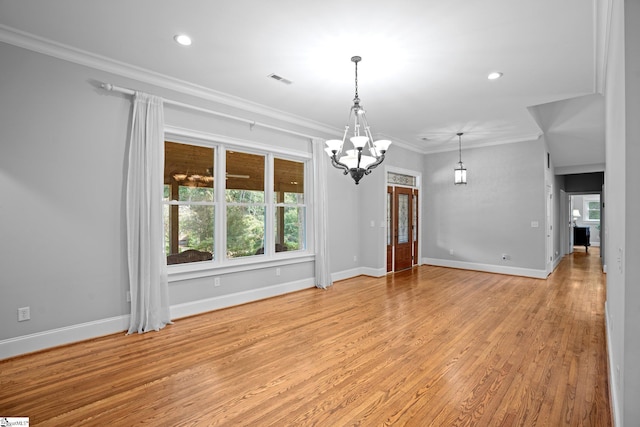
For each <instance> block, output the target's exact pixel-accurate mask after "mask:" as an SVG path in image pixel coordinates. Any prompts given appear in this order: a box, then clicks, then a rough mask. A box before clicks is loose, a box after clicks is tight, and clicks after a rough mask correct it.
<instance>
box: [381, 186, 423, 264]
mask: <svg viewBox="0 0 640 427" xmlns="http://www.w3.org/2000/svg"><path fill="white" fill-rule="evenodd" d="M418 200H419V191H418V189H417V188H408V187H401V186H391V185H389V186H387V272H388V273H389V272H392V271H402V270H406V269H409V268H411V267H413V266H414V265H416V264H418V220H419V218H418V215H419V214H418V211H419V209H418Z"/></svg>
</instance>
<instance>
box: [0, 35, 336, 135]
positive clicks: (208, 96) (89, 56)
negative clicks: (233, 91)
mask: <svg viewBox="0 0 640 427" xmlns="http://www.w3.org/2000/svg"><path fill="white" fill-rule="evenodd" d="M0 41H1V42H4V43H7V44H11V45H14V46H18V47H21V48H24V49H27V50H31V51H34V52H38V53H42V54H44V55H48V56H51V57H54V58H58V59H62V60H64V61H68V62H73V63H75V64H79V65H83V66H86V67H90V68H94V69H97V70H100V71H104V72H107V73H112V74H115V75H118V76H121V77H126V78H129V79H133V80H138V81H141V82H144V83H148V84H151V85H154V86H159V87H162V88H165V89H169V90H173V91H176V92H179V93H183V94H185V95H191V96H195V97H197V98H201V99H204V100H207V101H213V102H216V103H219V104H222V105H226V106H229V107H233V108H238V109H241V110H243V111H247V112H251V113H255V114H260V115H262V116H265V117H269V118H271V119H275V120H279V121H282V122H286V123H289V124H292V125H296V126H301V127H303V128H305V129H310V130H315V131H318V132H322V133H324V134H327V135H331V136H335V135H341V130H340V129H338V128H335V127H331V126H328V125H326V124H323V123H319V122H316V121H313V120H311V119H308V118H305V117H301V116H297V115H294V114H290V113H286V112H284V111H280V110H276V109H274V108H270V107H268V106H266V105H262V104H258V103H255V102H251V101H248V100H246V99H243V98H239V97H236V96H233V95H229V94H226V93H223V92H219V91H215V90H213V89H209V88H206V87H203V86H199V85H196V84H193V83H189V82H187V81H184V80H180V79H176V78H174V77H169V76H167V75H164V74H160V73H157V72H155V71H152V70H148V69H145V68H142V67H137V66H134V65H131V64H127V63H124V62H121V61H117V60H114V59H111V58H108V57H105V56H101V55H96V54H94V53H91V52H87V51H85V50H82V49H77V48H74V47H71V46H68V45H65V44H62V43H58V42H54V41H52V40H49V39H46V38H43V37H39V36H36V35H34V34H30V33H27V32H24V31H20V30H17V29H15V28H12V27H9V26H6V25H2V24H0Z"/></svg>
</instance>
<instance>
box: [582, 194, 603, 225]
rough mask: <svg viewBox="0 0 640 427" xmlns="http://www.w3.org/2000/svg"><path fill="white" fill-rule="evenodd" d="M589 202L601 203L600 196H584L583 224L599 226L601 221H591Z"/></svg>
mask: <svg viewBox="0 0 640 427" xmlns="http://www.w3.org/2000/svg"><path fill="white" fill-rule="evenodd" d="M589 202H598V203H600V196H597V195H595V196H583V197H582V218H581V219H582V222H588V223H591V224H597V223H599V222H600V220H599V219H589ZM600 208H601V207H600Z"/></svg>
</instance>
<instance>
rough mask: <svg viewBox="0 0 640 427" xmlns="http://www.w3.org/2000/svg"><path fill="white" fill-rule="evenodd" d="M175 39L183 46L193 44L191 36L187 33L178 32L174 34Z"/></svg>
mask: <svg viewBox="0 0 640 427" xmlns="http://www.w3.org/2000/svg"><path fill="white" fill-rule="evenodd" d="M173 39H174V40H175V41H176V43H178V44H181V45H182V46H190V45H191V37H189V36H188V35H186V34H176V35H175V36H173Z"/></svg>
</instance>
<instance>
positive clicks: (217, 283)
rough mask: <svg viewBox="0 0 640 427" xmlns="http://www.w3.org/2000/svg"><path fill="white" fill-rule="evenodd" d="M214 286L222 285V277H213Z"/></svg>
mask: <svg viewBox="0 0 640 427" xmlns="http://www.w3.org/2000/svg"><path fill="white" fill-rule="evenodd" d="M213 286H215V287H218V286H220V278H219V277H216V278H215V279H213Z"/></svg>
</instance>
